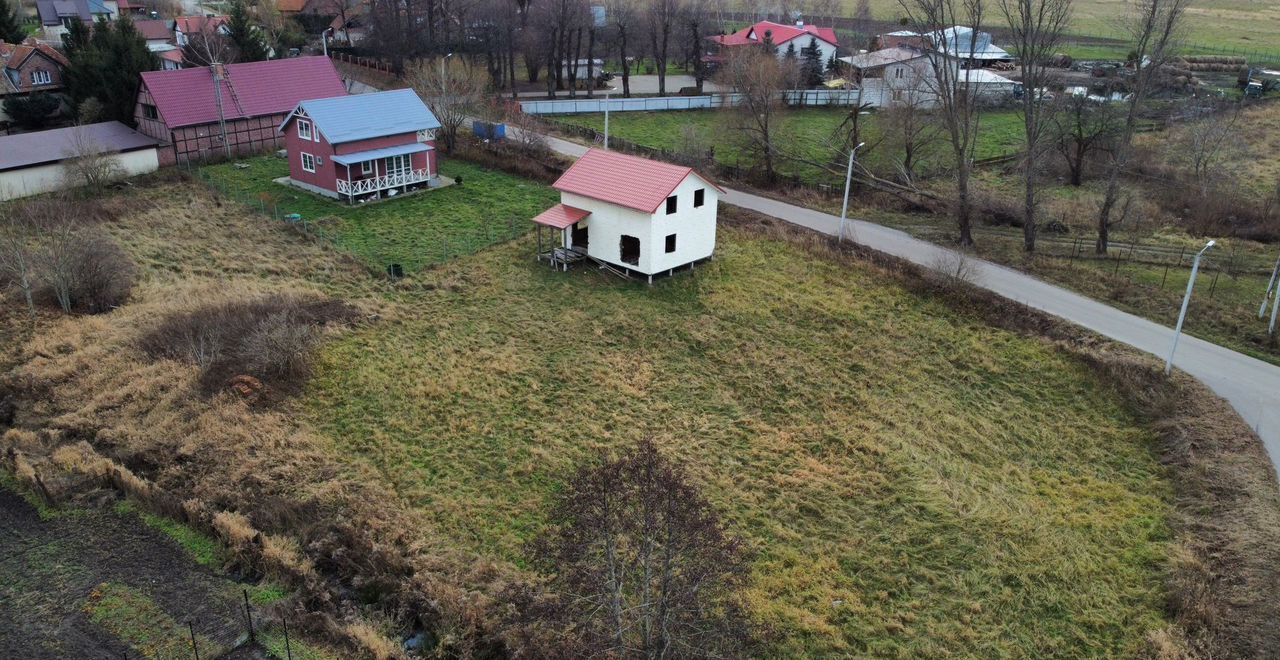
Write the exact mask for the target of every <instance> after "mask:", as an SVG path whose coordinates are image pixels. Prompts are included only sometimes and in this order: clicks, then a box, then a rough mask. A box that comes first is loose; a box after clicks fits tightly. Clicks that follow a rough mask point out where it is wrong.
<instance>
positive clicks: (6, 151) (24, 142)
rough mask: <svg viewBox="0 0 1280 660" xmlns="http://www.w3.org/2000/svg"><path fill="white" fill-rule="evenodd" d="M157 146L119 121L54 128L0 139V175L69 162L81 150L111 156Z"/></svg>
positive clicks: (153, 141) (152, 140)
mask: <svg viewBox="0 0 1280 660" xmlns="http://www.w3.org/2000/svg"><path fill="white" fill-rule="evenodd" d="M158 144H159V142H157V141H156V140H155V138H152V137H148V136H146V135H143V134H141V133H139V132H137V131H135V130H133V129H132V128H129V127H128V126H125V125H124V124H121V123H120V122H118V121H107V122H102V123H100V124H88V125H85V126H72V127H70V128H55V129H52V130H48V131H39V132H36V133H20V134H18V135H9V136H5V137H0V172H3V171H5V170H14V169H20V168H24V167H33V166H36V165H44V164H46V163H56V162H59V161H62V160H66V159H68V158H72V157H74V156H75V155H76V153H77V151H79V150H80V149H81V148H83V147H89V148H90V149H91V150H92V151H94V152H95V153H102V154H113V153H122V152H125V151H136V150H138V149H149V148H154V147H155V146H156V145H158Z"/></svg>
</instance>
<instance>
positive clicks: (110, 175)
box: [64, 126, 124, 195]
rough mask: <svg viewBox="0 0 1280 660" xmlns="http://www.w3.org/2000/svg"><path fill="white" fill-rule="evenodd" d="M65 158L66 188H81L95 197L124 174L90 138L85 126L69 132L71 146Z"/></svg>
mask: <svg viewBox="0 0 1280 660" xmlns="http://www.w3.org/2000/svg"><path fill="white" fill-rule="evenodd" d="M64 155H65V156H67V157H68V160H67V161H66V165H65V168H66V169H65V173H64V176H65V177H66V183H67V185H68V187H76V186H83V189H84V191H85V192H87V193H89V194H91V195H96V194H101V193H102V191H103V190H104V189H105V188H106V187H107V186H108V185H110V184H111V183H112V182H114V181H116V180H118V179H119V178H121V177H122V176H123V175H124V171H123V170H122V169H121V167H120V163H119V161H117V160H116V158H115V154H113V153H110V152H109V150H108V149H107V148H106V147H104V146H103V145H102V144H101V143H99V142H98V141H97V140H95V139H94V138H93V135H92V134H90V133H89V130H88V129H87V128H86V127H84V126H77V127H75V128H73V129H72V133H71V144H70V145H69V148H68V151H67V153H66V154H64Z"/></svg>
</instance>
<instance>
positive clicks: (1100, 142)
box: [1052, 94, 1121, 186]
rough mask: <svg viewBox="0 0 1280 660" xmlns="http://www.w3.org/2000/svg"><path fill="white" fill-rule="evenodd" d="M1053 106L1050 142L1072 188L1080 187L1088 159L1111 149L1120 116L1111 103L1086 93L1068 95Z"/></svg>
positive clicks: (1118, 127)
mask: <svg viewBox="0 0 1280 660" xmlns="http://www.w3.org/2000/svg"><path fill="white" fill-rule="evenodd" d="M1055 103H1056V105H1057V106H1058V107H1057V109H1055V110H1054V112H1053V114H1052V122H1053V136H1052V142H1053V144H1054V146H1055V147H1057V149H1058V153H1060V154H1062V157H1063V159H1064V160H1066V162H1067V171H1068V172H1069V173H1070V177H1071V178H1070V181H1071V185H1073V186H1079V185H1081V184H1082V183H1084V168H1085V166H1086V165H1087V164H1088V162H1089V158H1090V157H1091V156H1093V155H1094V154H1096V153H1100V152H1104V151H1107V150H1109V149H1111V148H1112V143H1113V141H1114V140H1115V138H1116V135H1117V134H1118V133H1119V132H1120V120H1121V117H1120V113H1119V112H1118V111H1117V110H1116V107H1115V105H1114V104H1112V103H1108V102H1107V101H1096V100H1094V99H1091V98H1089V96H1088V95H1087V94H1067V95H1064V96H1063V97H1061V98H1059V99H1058V100H1057V101H1055Z"/></svg>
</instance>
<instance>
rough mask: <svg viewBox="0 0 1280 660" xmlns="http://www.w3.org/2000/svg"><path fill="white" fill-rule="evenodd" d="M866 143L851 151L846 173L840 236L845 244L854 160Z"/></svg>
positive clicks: (861, 143) (841, 206) (841, 207)
mask: <svg viewBox="0 0 1280 660" xmlns="http://www.w3.org/2000/svg"><path fill="white" fill-rule="evenodd" d="M864 144H866V142H859V143H858V144H857V146H855V147H854V148H852V149H850V150H849V167H848V168H846V169H845V171H844V203H842V204H841V205H840V236H839V240H840V242H841V243H843V242H844V222H845V218H847V217H848V216H849V188H850V186H851V185H852V183H853V160H854V158H856V157H857V156H858V150H859V149H861V148H862V145H864Z"/></svg>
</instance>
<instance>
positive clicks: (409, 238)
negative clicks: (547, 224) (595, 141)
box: [201, 156, 559, 272]
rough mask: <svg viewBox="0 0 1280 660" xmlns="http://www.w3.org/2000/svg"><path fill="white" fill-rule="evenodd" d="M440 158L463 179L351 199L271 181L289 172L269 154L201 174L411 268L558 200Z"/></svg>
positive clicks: (495, 233) (375, 264)
mask: <svg viewBox="0 0 1280 660" xmlns="http://www.w3.org/2000/svg"><path fill="white" fill-rule="evenodd" d="M440 162H441V165H440V171H441V173H442V174H443V175H445V176H447V177H451V178H453V179H461V181H462V184H461V185H453V186H448V187H445V188H441V189H437V190H430V191H424V192H419V193H416V194H413V195H410V196H408V197H401V198H394V197H393V198H390V199H386V200H383V201H381V202H376V203H368V204H359V205H356V206H350V205H347V204H346V203H345V202H340V201H338V200H334V199H329V198H326V197H322V196H320V195H317V194H314V193H310V192H307V191H304V190H299V189H297V188H293V187H288V186H284V185H281V184H278V183H275V182H274V180H275V179H277V178H279V177H283V176H288V175H289V164H288V162H287V161H285V160H284V159H281V158H276V157H274V156H260V157H256V158H249V159H243V160H239V161H235V162H228V163H223V164H220V165H212V166H209V167H205V168H202V170H201V174H202V175H203V176H204V178H206V179H207V180H209V181H211V182H212V183H213V184H214V185H215V186H216V187H217V188H218V189H220V190H222V191H224V192H225V193H227V194H229V195H232V196H234V197H236V198H237V199H240V200H242V201H245V202H247V203H248V204H249V205H250V206H258V207H259V208H260V209H265V211H266V213H271V212H272V209H273V208H274V209H276V212H277V213H278V214H279V215H282V216H283V215H288V214H291V213H297V214H299V215H301V216H302V217H303V219H304V220H306V221H307V226H308V227H314V228H315V230H316V231H318V232H319V233H321V234H324V235H326V236H329V237H331V238H332V239H333V241H334V242H335V243H337V244H338V246H339V247H341V248H343V249H345V250H348V251H350V252H352V253H353V254H355V255H356V256H357V257H359V258H360V259H361V260H363V261H364V262H365V263H367V264H368V265H369V267H370V268H371V269H373V270H376V271H381V270H384V269H385V268H386V267H387V265H389V264H393V263H396V264H401V265H402V266H403V267H404V269H405V270H406V271H410V272H412V271H415V270H418V269H420V268H422V267H424V266H428V265H431V264H436V263H441V262H444V261H446V260H448V259H450V258H452V257H456V256H458V255H460V254H470V253H472V252H475V251H476V250H479V249H482V248H484V247H485V246H488V245H491V244H493V243H494V242H496V241H500V240H507V239H509V238H511V237H512V236H515V235H518V234H521V233H524V231H525V230H527V229H528V228H529V227H531V226H532V225H531V223H530V220H532V218H533V217H534V216H535V215H537V214H539V213H541V212H542V211H544V210H546V208H547V207H548V206H550V205H551V204H554V203H555V202H556V201H559V197H558V196H557V195H556V194H555V193H554V192H553V191H550V190H549V189H547V188H546V187H545V186H537V185H535V184H533V183H530V182H528V181H525V180H523V179H520V178H518V177H514V176H510V175H508V174H504V173H502V172H496V171H493V170H487V169H484V168H481V167H478V166H475V165H472V164H470V163H467V162H465V161H458V160H452V159H450V158H448V157H442V158H441V159H440ZM238 165H240V166H238ZM244 165H247V167H242V166H244ZM264 215H265V214H264Z"/></svg>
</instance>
